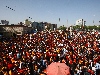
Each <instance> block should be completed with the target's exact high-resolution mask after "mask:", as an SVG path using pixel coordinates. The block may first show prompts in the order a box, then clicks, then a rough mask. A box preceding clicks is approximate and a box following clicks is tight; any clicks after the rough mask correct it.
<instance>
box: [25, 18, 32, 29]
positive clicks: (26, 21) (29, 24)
mask: <svg viewBox="0 0 100 75" xmlns="http://www.w3.org/2000/svg"><path fill="white" fill-rule="evenodd" d="M31 23H32V22H31V21H29V20H28V19H26V20H25V21H24V25H25V26H30V27H31Z"/></svg>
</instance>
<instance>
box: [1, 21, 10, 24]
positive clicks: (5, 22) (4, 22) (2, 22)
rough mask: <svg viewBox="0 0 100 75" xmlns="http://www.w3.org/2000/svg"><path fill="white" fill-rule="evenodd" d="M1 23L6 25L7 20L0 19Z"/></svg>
mask: <svg viewBox="0 0 100 75" xmlns="http://www.w3.org/2000/svg"><path fill="white" fill-rule="evenodd" d="M1 24H2V25H8V24H9V21H6V20H1Z"/></svg>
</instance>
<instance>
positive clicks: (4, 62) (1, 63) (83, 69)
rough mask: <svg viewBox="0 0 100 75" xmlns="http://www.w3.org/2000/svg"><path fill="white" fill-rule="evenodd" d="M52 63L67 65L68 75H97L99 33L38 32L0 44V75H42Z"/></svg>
mask: <svg viewBox="0 0 100 75" xmlns="http://www.w3.org/2000/svg"><path fill="white" fill-rule="evenodd" d="M52 62H61V63H65V64H66V65H68V66H69V67H70V73H71V75H100V73H99V72H98V71H100V67H99V66H96V67H95V65H96V64H98V65H99V64H100V33H99V32H98V31H96V32H87V31H73V32H72V34H71V35H70V33H69V32H68V31H58V30H56V31H41V32H37V33H34V34H25V35H22V36H18V37H16V38H14V37H12V38H4V37H2V39H1V41H0V75H46V72H45V70H46V68H47V67H48V65H50V64H51V63H52Z"/></svg>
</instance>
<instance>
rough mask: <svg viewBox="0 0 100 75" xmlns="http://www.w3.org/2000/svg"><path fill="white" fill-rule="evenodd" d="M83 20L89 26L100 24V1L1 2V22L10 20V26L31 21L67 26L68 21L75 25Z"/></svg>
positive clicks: (10, 0)
mask: <svg viewBox="0 0 100 75" xmlns="http://www.w3.org/2000/svg"><path fill="white" fill-rule="evenodd" d="M6 6H9V7H11V8H12V9H14V10H15V11H12V10H11V9H8V8H7V7H6ZM29 17H31V18H32V19H29ZM59 18H60V23H59ZM81 18H83V19H84V20H86V22H87V25H93V20H94V24H99V21H100V0H0V20H9V21H10V24H16V23H18V22H20V21H22V22H24V20H25V19H29V20H30V21H37V22H39V21H40V22H41V21H43V22H49V23H55V24H58V26H60V25H65V26H66V25H67V20H68V25H74V24H75V23H76V20H78V19H81Z"/></svg>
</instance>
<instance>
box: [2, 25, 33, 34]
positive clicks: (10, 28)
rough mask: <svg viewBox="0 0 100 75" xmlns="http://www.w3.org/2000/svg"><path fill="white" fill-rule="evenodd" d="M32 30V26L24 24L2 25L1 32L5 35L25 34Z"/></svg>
mask: <svg viewBox="0 0 100 75" xmlns="http://www.w3.org/2000/svg"><path fill="white" fill-rule="evenodd" d="M31 30H32V28H31V27H28V26H24V25H0V34H2V35H4V36H13V35H14V34H15V35H23V34H25V33H28V32H31Z"/></svg>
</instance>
